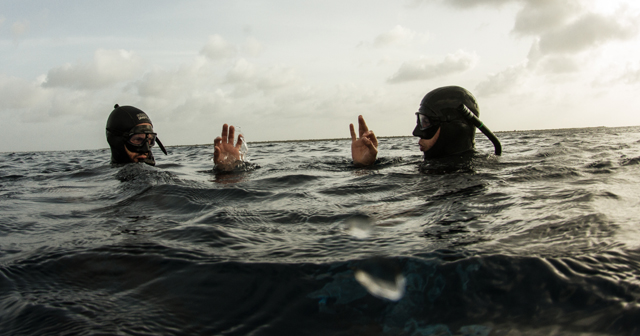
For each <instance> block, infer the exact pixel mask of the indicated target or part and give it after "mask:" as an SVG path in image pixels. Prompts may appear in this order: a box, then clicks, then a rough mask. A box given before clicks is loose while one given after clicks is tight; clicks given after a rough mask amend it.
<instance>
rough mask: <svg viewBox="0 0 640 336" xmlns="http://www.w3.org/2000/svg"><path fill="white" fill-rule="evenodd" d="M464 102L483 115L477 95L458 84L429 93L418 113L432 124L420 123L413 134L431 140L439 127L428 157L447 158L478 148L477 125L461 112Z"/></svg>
mask: <svg viewBox="0 0 640 336" xmlns="http://www.w3.org/2000/svg"><path fill="white" fill-rule="evenodd" d="M461 104H464V105H465V106H467V107H468V109H469V110H471V112H472V113H473V114H474V115H475V116H476V117H477V116H479V115H480V111H479V108H478V104H477V103H476V99H475V97H473V95H472V94H471V93H470V92H469V91H467V90H466V89H464V88H461V87H459V86H445V87H441V88H437V89H435V90H433V91H430V92H429V93H427V94H426V95H425V96H424V98H423V99H422V102H421V103H420V109H419V110H418V112H417V113H416V114H422V115H425V116H426V117H427V118H428V120H429V121H430V124H431V125H430V127H427V128H424V129H423V128H421V125H420V123H418V125H417V126H416V128H415V129H414V130H413V135H414V136H418V137H420V138H422V139H431V138H432V137H433V136H434V135H435V133H436V132H437V130H438V129H440V135H439V136H438V140H437V141H436V143H435V144H434V145H433V147H431V148H430V149H429V150H427V151H426V152H424V158H425V159H431V158H438V157H445V156H450V155H456V154H460V153H464V152H466V151H471V150H473V149H474V148H475V133H476V127H475V126H474V125H473V124H472V123H471V122H469V121H468V119H467V118H466V117H465V116H464V115H463V114H462V113H460V112H459V106H460V105H461Z"/></svg>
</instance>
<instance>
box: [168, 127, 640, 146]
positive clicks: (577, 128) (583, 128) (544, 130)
mask: <svg viewBox="0 0 640 336" xmlns="http://www.w3.org/2000/svg"><path fill="white" fill-rule="evenodd" d="M626 127H639V126H611V127H610V126H591V127H567V128H545V129H530V130H512V131H493V133H521V132H546V131H567V130H589V129H600V128H626ZM476 133H481V132H480V131H476ZM377 138H378V139H394V138H414V136H413V135H388V136H378V137H377ZM343 140H351V138H350V137H349V138H331V139H302V140H264V141H247V144H266V143H285V142H317V141H343ZM185 146H213V143H207V144H196V145H171V146H165V147H185Z"/></svg>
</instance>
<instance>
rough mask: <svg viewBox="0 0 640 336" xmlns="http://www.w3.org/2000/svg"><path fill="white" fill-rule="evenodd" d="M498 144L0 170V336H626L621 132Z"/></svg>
mask: <svg viewBox="0 0 640 336" xmlns="http://www.w3.org/2000/svg"><path fill="white" fill-rule="evenodd" d="M498 136H499V138H500V139H501V141H502V144H503V155H502V156H501V157H496V156H494V155H492V154H491V153H492V152H493V150H492V146H491V143H490V142H489V141H488V140H487V139H486V138H484V136H483V135H481V134H478V136H477V145H476V147H477V153H476V154H475V155H474V156H472V157H466V158H458V159H451V160H437V161H434V162H432V163H430V164H427V165H423V164H422V158H421V155H420V154H421V153H420V152H419V150H418V147H417V141H416V139H415V138H411V137H401V138H382V139H380V155H379V157H380V163H379V164H377V165H376V166H375V167H373V168H355V167H353V166H352V165H351V160H350V153H349V147H350V143H349V141H347V140H327V141H307V142H280V143H254V144H250V146H249V153H248V157H249V160H250V164H248V165H247V167H245V169H243V170H242V171H237V172H234V173H227V174H222V173H216V172H215V171H213V170H212V167H213V164H212V162H211V156H212V152H213V148H212V146H211V145H208V146H184V147H170V148H169V155H168V156H164V155H162V154H161V153H159V151H158V153H157V155H156V156H157V162H158V165H157V166H156V167H150V166H146V165H144V164H129V165H125V166H120V167H111V166H110V165H109V164H108V160H109V152H108V151H107V150H97V151H96V150H91V151H60V152H36V153H0V167H1V168H0V215H1V216H0V334H1V335H478V336H482V335H510V336H513V335H639V334H640V301H639V300H640V223H639V221H638V218H640V183H639V182H640V127H627V128H588V129H566V130H545V131H524V132H505V133H499V134H498ZM247 138H248V139H249V140H250V135H247Z"/></svg>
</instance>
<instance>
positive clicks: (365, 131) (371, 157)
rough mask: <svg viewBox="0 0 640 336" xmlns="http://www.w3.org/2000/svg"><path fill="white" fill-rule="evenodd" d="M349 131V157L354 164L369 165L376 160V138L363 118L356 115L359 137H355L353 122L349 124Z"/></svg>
mask: <svg viewBox="0 0 640 336" xmlns="http://www.w3.org/2000/svg"><path fill="white" fill-rule="evenodd" d="M349 130H350V131H351V157H352V158H353V163H354V164H355V165H356V166H369V165H372V164H374V163H375V162H376V157H377V156H378V139H377V138H376V135H375V134H373V131H370V130H369V128H368V127H367V124H366V123H365V122H364V118H363V117H362V116H361V115H360V116H358V131H359V133H360V139H357V138H356V131H355V129H354V127H353V124H349Z"/></svg>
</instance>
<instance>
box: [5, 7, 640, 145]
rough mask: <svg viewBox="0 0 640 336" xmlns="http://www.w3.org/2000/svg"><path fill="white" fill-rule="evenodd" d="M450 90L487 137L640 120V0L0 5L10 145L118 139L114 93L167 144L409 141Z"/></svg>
mask: <svg viewBox="0 0 640 336" xmlns="http://www.w3.org/2000/svg"><path fill="white" fill-rule="evenodd" d="M447 85H458V86H462V87H464V88H466V89H468V90H469V91H471V92H472V93H473V94H474V96H475V97H476V99H477V101H478V104H479V106H480V119H481V120H482V121H483V122H484V123H485V124H486V125H487V126H488V127H489V128H491V129H492V130H493V131H511V130H530V129H550V128H572V127H594V126H608V127H615V126H635V125H640V109H639V108H638V107H637V106H638V104H637V103H635V102H636V101H637V100H638V98H637V94H636V92H638V90H639V89H640V1H635V0H626V1H624V0H620V1H616V0H385V1H383V0H323V1H300V0H270V1H261V0H215V1H214V0H211V1H198V0H184V1H173V0H171V1H169V0H137V1H130V0H126V1H121V0H110V1H95V0H87V1H62V0H47V1H45V0H40V1H35V0H34V1H30V0H19V1H17V0H3V1H2V2H0V152H15V151H49V150H77V149H98V148H105V147H108V144H107V142H106V138H105V125H106V120H107V117H108V116H109V113H110V112H111V111H112V110H113V106H114V105H115V104H119V105H132V106H135V107H137V108H139V109H141V110H143V111H145V112H147V114H148V115H149V116H150V118H151V120H152V121H153V124H154V129H155V131H156V132H157V133H158V137H159V138H160V139H161V140H162V142H163V143H164V144H165V145H192V144H210V143H213V139H214V138H215V137H216V136H218V135H220V131H221V128H222V124H224V123H228V124H231V125H234V126H236V127H239V128H240V130H241V132H242V133H243V134H244V136H245V138H246V140H247V141H249V142H251V141H272V140H302V139H328V138H347V137H349V123H356V122H357V116H358V115H360V114H361V115H363V116H364V117H365V119H366V121H367V124H368V125H369V127H370V128H371V129H372V130H374V132H375V133H376V134H377V135H378V136H399V135H407V136H408V135H411V131H412V130H413V128H414V126H415V120H416V119H415V114H414V113H415V112H416V111H417V109H418V107H419V104H420V101H421V100H422V97H423V96H424V95H425V94H426V93H428V92H429V91H430V90H433V89H435V88H437V87H441V86H447Z"/></svg>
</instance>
